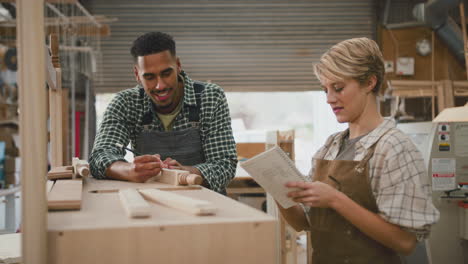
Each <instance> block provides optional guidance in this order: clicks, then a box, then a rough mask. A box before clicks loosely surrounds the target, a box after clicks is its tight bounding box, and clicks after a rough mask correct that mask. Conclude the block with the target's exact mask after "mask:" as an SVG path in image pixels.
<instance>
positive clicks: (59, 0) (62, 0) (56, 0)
mask: <svg viewBox="0 0 468 264" xmlns="http://www.w3.org/2000/svg"><path fill="white" fill-rule="evenodd" d="M15 2H17V0H0V3H15ZM45 2H47V3H51V4H75V3H76V2H78V0H45Z"/></svg>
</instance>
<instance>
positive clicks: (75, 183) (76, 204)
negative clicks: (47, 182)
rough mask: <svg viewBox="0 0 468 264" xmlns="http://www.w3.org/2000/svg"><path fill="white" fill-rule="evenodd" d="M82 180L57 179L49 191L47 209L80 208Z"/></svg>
mask: <svg viewBox="0 0 468 264" xmlns="http://www.w3.org/2000/svg"><path fill="white" fill-rule="evenodd" d="M82 189H83V181H82V180H81V179H80V180H57V181H56V182H55V184H54V186H53V187H52V190H51V191H50V192H49V195H48V197H47V204H48V208H49V210H76V209H80V208H81V199H82V198H81V197H82Z"/></svg>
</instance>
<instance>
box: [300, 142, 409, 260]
mask: <svg viewBox="0 0 468 264" xmlns="http://www.w3.org/2000/svg"><path fill="white" fill-rule="evenodd" d="M376 145H377V144H376V143H375V144H374V145H373V146H372V147H371V148H370V149H369V151H368V153H366V156H365V157H364V159H362V160H361V161H352V160H323V159H322V160H317V163H316V169H315V174H314V180H315V181H321V182H324V183H327V184H329V185H331V186H333V187H335V188H336V189H338V190H339V191H341V192H343V193H344V194H346V195H347V196H348V197H349V198H351V199H352V200H354V201H355V202H356V203H358V204H359V205H361V206H362V207H364V208H366V209H367V210H369V211H371V212H373V213H377V212H378V207H377V204H376V201H375V198H374V195H373V193H372V190H371V185H370V180H369V172H368V165H367V164H368V161H369V159H370V158H371V157H372V155H373V154H374V149H375V146H376ZM309 217H310V231H311V242H312V248H313V255H312V263H313V264H334V263H372V264H376V263H385V264H387V263H388V264H390V263H391V264H394V263H401V262H400V257H399V256H398V255H397V253H396V252H395V251H393V250H391V249H389V248H387V247H385V246H383V245H382V244H380V243H378V242H377V241H375V240H373V239H371V238H370V237H368V236H367V235H365V234H364V233H362V232H361V231H360V230H359V229H357V228H356V227H354V225H352V224H351V223H350V222H348V221H347V220H345V219H344V218H343V217H342V216H341V215H340V214H338V213H337V212H336V211H335V210H333V209H330V208H311V210H310V213H309Z"/></svg>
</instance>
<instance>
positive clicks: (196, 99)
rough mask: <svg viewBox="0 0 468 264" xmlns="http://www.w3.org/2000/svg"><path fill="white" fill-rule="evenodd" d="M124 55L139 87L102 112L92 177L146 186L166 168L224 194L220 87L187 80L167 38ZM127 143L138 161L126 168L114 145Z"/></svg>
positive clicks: (154, 35)
mask: <svg viewBox="0 0 468 264" xmlns="http://www.w3.org/2000/svg"><path fill="white" fill-rule="evenodd" d="M131 54H132V56H133V58H134V63H135V65H134V73H135V78H136V81H137V83H138V85H137V86H136V87H134V88H131V89H127V90H124V91H121V92H119V93H117V95H116V96H115V97H114V98H113V100H112V102H111V103H110V104H109V106H108V107H107V110H106V112H105V114H104V119H103V121H102V123H101V126H100V128H99V130H98V133H97V135H96V139H95V143H94V148H93V151H92V153H91V157H90V159H89V162H90V167H91V173H92V175H93V176H94V177H96V178H98V179H105V178H111V179H118V180H127V181H132V182H145V181H146V180H148V179H149V178H151V177H152V176H155V175H157V174H158V173H159V172H160V171H161V169H162V168H164V167H168V168H174V169H181V170H187V171H189V172H190V173H195V174H198V175H201V176H202V177H203V180H204V182H203V184H204V185H205V186H207V187H209V188H210V189H212V190H214V191H217V192H220V193H225V188H226V186H227V185H228V184H229V182H230V180H231V179H232V178H233V177H234V174H235V169H236V165H237V154H236V147H235V142H234V138H233V135H232V128H231V118H230V116H229V109H228V105H227V101H226V97H225V95H224V92H223V90H222V88H221V87H219V86H218V85H216V84H212V83H201V82H197V81H193V80H192V79H190V78H189V77H188V75H187V74H186V73H185V72H184V71H183V70H182V66H181V63H180V59H179V58H178V57H177V56H176V48H175V42H174V40H173V38H172V37H171V36H169V35H168V34H165V33H161V32H150V33H146V34H144V35H142V36H140V37H138V38H137V39H136V40H135V41H134V42H133V46H132V48H131ZM129 142H131V146H132V148H133V149H134V150H135V151H136V152H137V153H138V154H139V155H137V157H136V158H135V160H134V161H133V163H129V162H127V161H125V159H124V154H125V151H124V150H123V149H122V148H121V147H119V146H118V145H120V146H127V145H128V143H129Z"/></svg>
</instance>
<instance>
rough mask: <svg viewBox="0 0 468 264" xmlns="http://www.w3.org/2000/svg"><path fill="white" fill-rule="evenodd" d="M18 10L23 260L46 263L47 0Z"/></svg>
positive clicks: (25, 0)
mask: <svg viewBox="0 0 468 264" xmlns="http://www.w3.org/2000/svg"><path fill="white" fill-rule="evenodd" d="M16 11H17V20H18V25H17V27H16V29H17V36H18V37H17V43H18V65H19V69H18V86H19V107H20V109H21V112H20V117H19V119H20V127H21V129H20V139H21V178H22V179H21V186H22V188H21V193H22V195H21V200H22V201H21V202H22V203H21V211H22V223H21V231H22V243H21V245H22V248H21V250H22V254H21V256H22V260H21V262H22V263H37V264H46V263H48V262H47V228H46V226H47V210H46V208H47V202H46V193H45V191H46V190H45V186H46V177H45V175H46V173H47V163H48V161H47V142H46V139H47V103H46V101H47V99H46V98H47V90H46V85H45V83H46V78H45V74H44V73H45V69H44V65H45V56H44V45H45V43H44V36H45V32H44V1H37V0H18V1H17V5H16ZM41 69H42V70H41Z"/></svg>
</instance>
